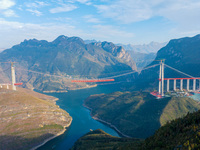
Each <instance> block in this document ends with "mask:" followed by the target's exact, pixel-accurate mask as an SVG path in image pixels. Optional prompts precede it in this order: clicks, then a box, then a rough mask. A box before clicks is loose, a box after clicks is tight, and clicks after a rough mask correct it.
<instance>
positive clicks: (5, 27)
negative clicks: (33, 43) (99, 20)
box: [0, 18, 84, 48]
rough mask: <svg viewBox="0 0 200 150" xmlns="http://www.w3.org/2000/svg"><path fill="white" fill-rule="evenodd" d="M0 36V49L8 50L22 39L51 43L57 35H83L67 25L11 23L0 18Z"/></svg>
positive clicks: (80, 31)
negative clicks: (0, 37)
mask: <svg viewBox="0 0 200 150" xmlns="http://www.w3.org/2000/svg"><path fill="white" fill-rule="evenodd" d="M0 35H1V36H2V37H4V38H2V39H1V40H0V45H1V48H2V47H3V48H9V47H12V46H13V45H16V44H19V43H20V42H22V41H24V39H33V38H36V39H38V40H48V41H52V40H54V39H55V38H57V37H58V36H59V35H67V36H74V35H76V36H80V37H81V36H82V35H84V33H83V32H82V30H79V29H76V28H75V27H74V26H71V25H69V24H58V23H56V24H31V23H20V22H15V21H13V22H11V21H6V20H5V19H2V18H0Z"/></svg>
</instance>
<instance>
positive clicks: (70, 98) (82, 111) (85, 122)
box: [37, 85, 120, 150]
mask: <svg viewBox="0 0 200 150" xmlns="http://www.w3.org/2000/svg"><path fill="white" fill-rule="evenodd" d="M118 90H120V86H119V85H117V86H116V85H99V86H97V87H95V88H90V89H82V90H75V91H69V92H67V93H51V94H49V95H51V96H54V97H57V98H59V100H58V101H57V102H56V103H57V105H59V106H60V108H62V109H64V110H66V111H67V112H68V113H69V114H70V116H72V118H73V121H72V124H71V126H70V127H69V129H68V130H67V131H66V132H65V133H64V134H63V135H61V136H59V137H57V138H55V139H53V140H51V141H49V142H47V143H46V144H45V145H44V146H42V147H40V148H38V149H37V150H68V149H70V148H71V147H72V146H73V144H74V143H75V142H76V141H77V139H79V138H80V137H81V136H83V135H84V134H86V133H88V132H89V131H90V129H92V130H95V129H102V130H104V131H105V132H107V133H109V134H111V135H113V136H119V135H118V133H117V132H116V131H115V130H113V129H112V128H110V127H109V126H107V125H105V124H102V123H100V122H98V121H96V120H94V119H93V118H92V117H91V116H90V111H89V110H88V109H87V108H85V107H83V101H84V100H85V99H86V98H87V97H88V96H90V95H93V94H100V93H111V92H115V91H118Z"/></svg>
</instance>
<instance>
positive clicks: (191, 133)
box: [143, 111, 200, 150]
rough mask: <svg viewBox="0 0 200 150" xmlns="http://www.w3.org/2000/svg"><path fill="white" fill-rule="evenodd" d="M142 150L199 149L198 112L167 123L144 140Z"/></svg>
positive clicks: (199, 124)
mask: <svg viewBox="0 0 200 150" xmlns="http://www.w3.org/2000/svg"><path fill="white" fill-rule="evenodd" d="M143 148H144V149H169V150H171V149H173V148H181V149H183V150H189V149H196V150H197V149H200V111H198V112H194V113H191V114H189V113H188V114H187V115H186V116H185V117H184V118H179V119H176V120H173V121H171V122H170V123H167V124H166V125H164V126H163V127H161V128H160V129H159V130H157V131H156V133H155V134H154V135H153V136H152V137H149V138H148V139H146V140H145V143H144V145H143Z"/></svg>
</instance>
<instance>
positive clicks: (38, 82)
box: [0, 35, 137, 91]
mask: <svg viewBox="0 0 200 150" xmlns="http://www.w3.org/2000/svg"><path fill="white" fill-rule="evenodd" d="M10 61H14V62H17V63H16V75H17V81H20V82H23V83H24V86H25V87H28V88H35V89H37V90H41V91H52V90H53V91H58V90H61V91H65V90H70V89H78V88H84V87H88V85H86V84H84V83H77V84H75V83H71V81H70V79H72V78H73V79H75V78H77V79H80V78H84V79H85V78H99V77H100V78H104V77H107V76H114V75H117V74H119V73H120V72H127V71H133V70H134V71H136V70H137V68H136V64H135V62H134V61H133V60H132V58H131V56H130V55H129V54H128V53H127V52H126V51H125V50H124V49H123V47H121V46H115V45H114V44H113V43H110V42H97V43H90V44H85V43H84V41H83V40H82V39H81V38H79V37H67V36H64V35H61V36H59V37H58V38H56V39H55V40H54V41H52V42H47V41H45V40H37V39H31V40H24V41H23V42H21V43H20V44H18V45H15V46H13V47H12V48H10V49H7V50H4V51H3V52H1V53H0V62H10ZM1 67H2V68H0V71H1V70H5V69H6V68H9V64H2V65H1ZM31 71H34V72H31ZM9 74H10V73H7V72H5V71H4V73H3V74H1V75H0V80H1V81H0V82H9V78H10V75H9ZM49 74H51V75H54V76H49ZM56 75H57V76H56ZM58 76H62V77H61V78H60V77H58Z"/></svg>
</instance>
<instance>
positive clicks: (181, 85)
mask: <svg viewBox="0 0 200 150" xmlns="http://www.w3.org/2000/svg"><path fill="white" fill-rule="evenodd" d="M180 90H181V91H183V79H181V81H180Z"/></svg>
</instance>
